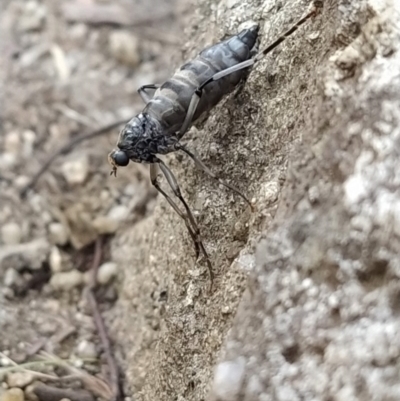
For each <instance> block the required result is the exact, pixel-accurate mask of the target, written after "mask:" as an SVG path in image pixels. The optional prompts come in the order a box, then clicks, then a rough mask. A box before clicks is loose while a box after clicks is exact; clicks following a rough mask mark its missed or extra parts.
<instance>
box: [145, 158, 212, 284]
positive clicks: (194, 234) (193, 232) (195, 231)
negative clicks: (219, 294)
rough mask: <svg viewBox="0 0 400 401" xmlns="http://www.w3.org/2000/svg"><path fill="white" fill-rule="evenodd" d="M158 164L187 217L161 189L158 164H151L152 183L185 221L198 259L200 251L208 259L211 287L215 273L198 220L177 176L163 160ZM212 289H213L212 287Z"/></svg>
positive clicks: (158, 160)
mask: <svg viewBox="0 0 400 401" xmlns="http://www.w3.org/2000/svg"><path fill="white" fill-rule="evenodd" d="M156 160H157V161H156V162H157V163H158V164H159V165H160V168H161V171H162V173H163V174H164V176H165V178H166V179H167V182H168V184H169V185H170V187H171V189H172V191H173V193H174V195H175V196H177V197H178V199H179V200H180V201H181V202H182V204H183V205H184V207H185V210H186V213H187V215H185V214H184V213H182V211H181V210H180V209H179V207H178V205H177V204H176V203H175V202H174V201H173V200H172V199H171V197H170V196H169V195H168V194H167V193H166V192H165V191H164V190H163V189H162V188H161V187H160V185H159V183H158V180H157V165H156V164H150V179H151V183H152V184H153V185H154V186H155V188H156V189H157V190H158V191H159V192H160V193H161V194H162V195H163V196H164V197H165V199H166V200H167V201H168V203H169V204H170V205H171V206H172V208H173V209H174V210H175V212H176V213H177V214H178V215H179V216H180V217H181V218H182V219H183V220H184V222H185V225H186V227H187V229H188V231H189V234H190V236H191V238H192V240H193V242H194V246H195V249H196V259H197V258H198V256H199V250H201V252H202V253H203V255H204V258H205V259H206V263H207V267H208V272H209V274H210V281H211V286H212V283H213V280H214V273H213V270H212V265H211V261H210V257H209V256H208V253H207V251H206V249H205V247H204V244H203V242H202V240H201V237H200V230H199V228H198V226H197V223H196V220H195V219H194V216H193V214H192V212H191V210H190V208H189V206H188V204H187V203H186V201H185V199H184V198H183V196H182V194H181V191H180V188H179V185H178V182H177V181H176V178H175V176H174V175H173V173H172V171H171V170H170V169H169V168H168V167H167V166H166V164H165V163H164V162H163V161H162V160H161V159H156ZM210 288H211V287H210Z"/></svg>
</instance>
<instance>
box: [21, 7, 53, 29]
mask: <svg viewBox="0 0 400 401" xmlns="http://www.w3.org/2000/svg"><path fill="white" fill-rule="evenodd" d="M46 14H47V9H46V6H45V5H42V4H39V3H38V2H36V1H27V2H25V7H24V12H23V14H22V15H21V16H20V18H19V19H18V28H19V29H20V30H21V31H24V32H27V31H37V30H39V29H41V28H42V27H43V24H44V22H45V18H46Z"/></svg>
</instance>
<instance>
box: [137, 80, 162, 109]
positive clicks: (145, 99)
mask: <svg viewBox="0 0 400 401" xmlns="http://www.w3.org/2000/svg"><path fill="white" fill-rule="evenodd" d="M159 87H160V85H156V84H148V85H143V86H141V87H140V88H139V89H138V90H137V91H138V93H139V95H140V97H141V98H142V100H143V102H144V103H145V104H147V103H149V102H150V100H151V99H152V98H153V96H150V95H149V94H148V93H147V92H146V89H154V90H157V89H158V88H159Z"/></svg>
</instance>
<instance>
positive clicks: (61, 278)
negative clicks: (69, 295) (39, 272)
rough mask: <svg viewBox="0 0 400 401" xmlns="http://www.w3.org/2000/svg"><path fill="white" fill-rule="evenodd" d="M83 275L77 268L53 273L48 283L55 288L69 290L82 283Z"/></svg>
mask: <svg viewBox="0 0 400 401" xmlns="http://www.w3.org/2000/svg"><path fill="white" fill-rule="evenodd" d="M83 279H84V275H83V273H81V272H79V271H77V270H71V271H69V272H59V273H55V274H53V276H52V277H51V279H50V285H51V287H53V288H54V289H55V290H63V291H69V290H72V289H73V288H75V287H78V286H80V285H81V284H82V283H83Z"/></svg>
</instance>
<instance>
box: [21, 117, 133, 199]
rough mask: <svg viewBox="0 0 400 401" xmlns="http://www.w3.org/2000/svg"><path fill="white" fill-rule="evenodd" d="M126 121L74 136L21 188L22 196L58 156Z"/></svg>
mask: <svg viewBox="0 0 400 401" xmlns="http://www.w3.org/2000/svg"><path fill="white" fill-rule="evenodd" d="M124 123H126V120H122V121H115V122H113V123H111V124H108V125H106V126H104V127H101V128H98V129H96V130H94V131H93V132H89V133H88V134H84V135H81V136H78V137H76V138H73V139H72V140H70V141H69V142H67V143H66V144H65V145H64V146H62V147H61V148H60V149H58V150H57V151H56V152H55V153H53V154H52V155H51V156H50V157H49V158H48V159H47V160H46V162H45V163H44V164H43V166H42V167H41V168H40V170H39V171H38V172H37V173H36V174H35V175H34V176H33V177H32V179H31V180H30V181H29V182H28V184H27V185H26V186H25V187H24V188H23V189H22V190H21V196H22V197H25V195H26V194H27V193H28V191H29V190H30V189H32V188H33V187H34V186H35V185H36V183H37V182H38V180H39V178H40V177H41V176H42V175H43V173H45V172H46V170H47V169H48V168H49V167H50V165H51V163H53V161H54V160H55V159H57V157H58V156H61V155H63V154H65V153H68V152H69V151H71V150H72V149H73V148H74V147H75V146H76V145H78V144H79V143H81V142H84V141H87V140H89V139H92V138H95V137H97V136H100V135H104V134H105V133H107V132H108V131H110V130H112V129H114V128H116V127H118V126H119V125H121V124H124Z"/></svg>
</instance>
